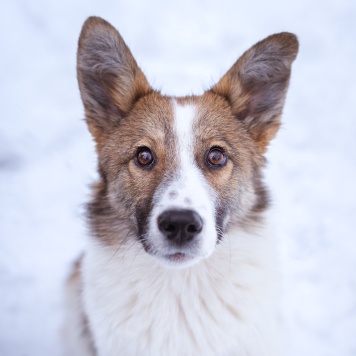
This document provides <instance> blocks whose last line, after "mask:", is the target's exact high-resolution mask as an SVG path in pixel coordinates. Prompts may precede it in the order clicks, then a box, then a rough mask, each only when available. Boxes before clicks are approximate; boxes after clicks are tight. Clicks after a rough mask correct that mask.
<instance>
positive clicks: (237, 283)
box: [83, 230, 278, 356]
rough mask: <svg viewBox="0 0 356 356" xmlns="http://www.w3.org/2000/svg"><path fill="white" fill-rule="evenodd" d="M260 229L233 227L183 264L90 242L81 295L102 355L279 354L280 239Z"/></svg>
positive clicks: (136, 250) (138, 250)
mask: <svg viewBox="0 0 356 356" xmlns="http://www.w3.org/2000/svg"><path fill="white" fill-rule="evenodd" d="M256 232H257V234H256ZM262 233H263V231H255V232H254V234H250V233H247V232H243V231H241V230H240V231H231V232H230V233H229V234H228V236H226V239H225V240H224V241H223V242H222V243H221V244H220V245H219V246H218V247H217V249H216V251H215V253H214V254H213V256H211V257H210V258H209V259H208V260H204V261H201V262H200V263H199V264H198V265H196V266H193V267H192V268H190V269H183V270H172V269H171V270H169V269H166V268H164V267H162V266H161V265H160V264H159V263H157V261H156V260H155V259H154V258H153V257H151V256H149V255H148V254H147V253H145V252H144V251H143V249H142V248H140V246H139V245H134V246H132V244H131V246H130V245H127V246H124V247H123V248H122V249H120V251H117V252H116V251H115V250H114V249H111V248H105V247H103V246H101V245H98V244H97V243H96V242H95V241H92V242H91V244H90V248H89V249H88V252H87V255H86V257H85V259H84V266H83V274H84V295H83V297H84V303H85V309H86V313H87V316H88V318H89V324H90V327H91V328H92V332H93V334H94V335H95V344H96V345H97V349H98V350H100V351H98V355H108V356H111V355H112V356H113V355H152V356H153V355H172V356H174V355H177V356H178V355H239V356H245V355H246V356H247V355H259V356H263V355H268V356H272V355H273V356H276V355H278V342H276V341H277V336H278V331H277V330H278V328H277V325H276V315H275V312H276V308H275V307H276V304H277V299H276V292H277V286H278V275H277V273H276V268H275V267H276V262H275V261H276V254H275V245H274V241H273V239H272V238H271V236H268V235H263V234H262ZM264 233H265V232H264Z"/></svg>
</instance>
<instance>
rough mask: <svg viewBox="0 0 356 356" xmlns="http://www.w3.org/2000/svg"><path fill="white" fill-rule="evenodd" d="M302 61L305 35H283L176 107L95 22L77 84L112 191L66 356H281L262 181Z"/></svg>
mask: <svg viewBox="0 0 356 356" xmlns="http://www.w3.org/2000/svg"><path fill="white" fill-rule="evenodd" d="M297 51H298V42H297V39H296V37H295V36H294V35H293V34H290V33H279V34H275V35H272V36H270V37H267V38H266V39H265V40H263V41H261V42H258V43H257V44H256V45H254V46H253V47H252V48H251V49H249V50H248V51H247V52H245V53H244V54H243V55H242V56H241V57H240V59H239V60H238V61H237V62H236V63H235V64H234V65H233V66H232V67H231V69H230V70H229V71H228V72H227V73H226V74H225V75H224V76H223V77H222V79H221V80H220V81H219V82H218V83H217V84H216V85H214V86H213V87H212V88H211V89H210V90H208V91H206V92H205V93H204V94H203V95H201V96H187V97H168V96H164V95H161V94H160V93H159V92H158V91H156V90H154V89H152V88H151V86H150V85H149V83H148V82H147V80H146V78H145V75H144V74H143V73H142V71H141V70H140V68H139V67H138V66H137V64H136V61H135V59H134V58H133V56H132V54H131V52H130V50H129V48H128V47H127V46H126V44H125V43H124V41H123V39H122V38H121V36H120V34H119V33H118V32H117V31H116V30H115V29H114V28H113V27H112V26H111V25H110V24H109V23H107V22H106V21H104V20H103V19H101V18H98V17H91V18H89V19H88V20H87V21H86V22H85V24H84V26H83V29H82V32H81V35H80V39H79V48H78V63H77V64H78V81H79V87H80V92H81V96H82V100H83V103H84V107H85V115H86V121H87V124H88V127H89V130H90V132H91V134H92V136H93V137H94V140H95V142H96V150H97V154H98V162H99V163H98V166H99V173H100V179H99V182H97V183H96V185H95V186H94V193H93V198H92V201H91V202H90V203H89V205H88V216H89V222H90V228H91V237H90V239H89V241H88V246H87V249H86V251H85V254H84V256H83V258H82V259H81V260H80V261H79V262H78V263H77V265H76V268H75V269H74V272H73V274H72V277H71V279H70V282H69V287H68V295H69V301H70V308H69V313H68V315H69V320H68V322H67V333H68V344H69V346H68V347H69V351H68V353H67V354H71V355H76V356H79V355H100V356H117V355H140V356H141V355H142V356H146V355H147V356H148V355H149V356H159V355H164V356H178V355H179V356H181V355H192V356H193V355H194V356H197V355H199V356H209V355H212V356H220V355H236V356H247V355H249V356H264V355H265V356H277V355H278V354H279V346H278V345H279V342H278V325H277V324H278V322H277V320H276V319H277V318H276V304H277V299H278V298H277V294H278V293H277V290H278V273H277V268H276V253H275V251H276V248H275V241H274V238H273V234H271V233H270V232H269V231H268V229H266V223H265V221H264V213H265V211H266V209H267V207H268V194H267V192H266V189H265V187H264V184H263V182H262V170H263V167H264V164H265V158H264V153H265V152H266V149H267V146H268V143H269V141H270V140H271V139H272V138H273V137H274V136H275V134H276V132H277V131H278V128H279V126H280V117H281V113H282V108H283V104H284V100H285V96H286V92H287V88H288V83H289V78H290V72H291V64H292V62H293V60H294V59H295V57H296V54H297Z"/></svg>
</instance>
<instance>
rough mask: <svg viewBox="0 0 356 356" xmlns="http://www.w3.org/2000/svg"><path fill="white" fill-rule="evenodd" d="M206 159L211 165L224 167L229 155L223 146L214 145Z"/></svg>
mask: <svg viewBox="0 0 356 356" xmlns="http://www.w3.org/2000/svg"><path fill="white" fill-rule="evenodd" d="M206 160H207V163H208V165H209V166H212V167H222V166H224V165H225V164H226V162H227V157H226V155H225V153H224V150H223V149H222V148H221V147H212V148H211V149H210V151H209V153H208V156H207V159H206Z"/></svg>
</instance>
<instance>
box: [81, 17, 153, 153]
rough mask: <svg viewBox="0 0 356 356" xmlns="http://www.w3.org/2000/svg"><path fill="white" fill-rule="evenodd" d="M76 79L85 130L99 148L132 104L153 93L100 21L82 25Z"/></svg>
mask: <svg viewBox="0 0 356 356" xmlns="http://www.w3.org/2000/svg"><path fill="white" fill-rule="evenodd" d="M77 75H78V82H79V89H80V94H81V97H82V100H83V103H84V108H85V116H86V120H87V123H88V127H89V130H90V132H91V134H92V135H93V137H94V139H95V140H96V143H97V145H98V148H100V146H101V145H102V143H103V140H104V139H105V136H106V133H107V132H108V131H109V130H110V129H111V128H113V127H114V126H115V125H117V123H118V122H119V121H120V119H122V118H123V117H124V116H125V115H126V114H127V113H128V112H129V110H130V109H131V108H132V106H133V105H134V103H135V102H136V101H137V100H138V99H139V98H140V97H142V96H144V95H147V94H148V93H150V92H152V91H153V89H152V88H151V87H150V85H149V84H148V82H147V79H146V77H145V75H144V74H143V73H142V71H141V69H140V68H139V67H138V65H137V63H136V61H135V59H134V58H133V56H132V54H131V52H130V50H129V48H128V47H127V46H126V44H125V42H124V40H123V39H122V37H121V36H120V34H119V33H118V32H117V31H116V29H115V28H114V27H113V26H111V25H110V24H109V23H108V22H107V21H105V20H103V19H102V18H100V17H89V18H88V19H87V20H86V21H85V23H84V25H83V28H82V31H81V34H80V37H79V45H78V55H77Z"/></svg>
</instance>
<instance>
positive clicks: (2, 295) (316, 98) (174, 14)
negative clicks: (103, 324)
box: [0, 0, 356, 356]
mask: <svg viewBox="0 0 356 356" xmlns="http://www.w3.org/2000/svg"><path fill="white" fill-rule="evenodd" d="M90 15H98V16H102V17H104V18H105V19H107V20H108V21H110V22H111V23H112V24H113V25H115V26H116V27H118V28H119V30H120V32H121V34H122V35H123V37H124V38H125V40H126V41H127V43H128V45H129V46H130V48H131V49H132V52H133V53H134V55H135V57H136V59H137V61H138V63H139V64H140V65H141V67H142V69H143V70H144V72H145V73H146V74H147V77H148V78H149V80H150V81H151V83H152V84H153V85H154V86H155V87H156V88H161V89H162V90H163V92H164V93H167V94H176V95H181V94H189V93H191V92H193V93H197V94H199V93H201V92H202V91H203V90H204V89H206V88H208V87H209V86H210V85H211V84H213V83H214V82H215V81H216V80H217V79H218V78H219V77H220V76H221V75H222V74H223V73H224V72H225V71H226V70H227V69H228V68H229V66H230V65H231V64H232V63H233V62H234V61H235V60H236V59H237V57H238V56H239V55H240V54H241V53H242V51H244V50H246V49H247V48H248V47H249V46H250V45H252V44H253V43H255V42H256V41H258V40H260V39H262V38H264V37H266V36H267V35H269V34H272V33H275V32H280V31H290V32H294V33H296V34H297V35H298V36H299V39H300V43H301V48H300V54H299V56H298V58H297V61H296V63H295V65H294V67H293V77H292V82H291V86H290V91H289V94H288V99H287V103H286V107H285V111H284V126H283V128H282V130H281V131H280V133H279V135H278V137H277V139H276V140H275V141H274V143H273V145H272V146H271V149H270V151H269V154H268V158H269V161H270V164H269V167H268V170H267V172H266V173H267V181H268V183H269V185H270V186H271V189H272V191H273V197H274V214H273V220H274V221H275V227H276V231H277V233H278V236H279V237H280V241H281V254H282V258H281V265H282V270H283V274H284V280H285V285H284V291H285V294H284V299H283V319H284V320H285V323H286V332H287V335H288V336H287V339H286V343H287V345H288V356H300V355H304V356H309V355H310V356H351V355H356V241H355V240H356V234H355V231H356V188H355V182H356V140H355V137H356V105H355V102H356V74H355V73H356V2H355V1H354V0H340V1H338V2H335V1H331V0H324V1H321V0H315V1H310V0H308V1H307V0H300V1H298V2H297V1H294V2H287V1H282V0H270V1H268V2H267V1H266V2H263V1H248V2H247V1H245V2H237V1H232V0H221V1H219V2H217V1H213V0H209V1H205V2H203V1H198V0H194V1H192V0H190V1H188V0H184V1H179V2H178V1H176V2H170V1H166V2H160V1H158V0H152V1H150V2H144V1H139V0H135V1H130V2H125V3H124V2H118V1H114V0H111V1H105V2H102V1H94V0H90V1H88V0H86V1H84V0H77V1H68V0H62V1H45V0H34V1H29V0H21V1H20V0H17V1H16V0H13V1H11V0H3V1H2V2H1V4H0V46H1V57H0V63H1V66H0V68H1V70H2V73H1V81H0V97H1V101H0V102H1V117H0V355H2V356H17V355H36V356H41V355H53V356H56V355H60V354H61V348H60V345H61V341H60V326H61V317H62V309H61V301H62V295H63V282H64V279H65V277H66V275H67V274H68V271H69V269H70V265H71V262H72V261H73V260H74V258H75V257H76V256H77V255H78V253H79V251H80V250H81V248H82V247H83V244H84V240H85V234H86V227H85V224H84V217H83V215H84V214H83V211H84V209H83V204H84V202H85V201H86V200H87V199H88V195H89V185H90V183H91V182H93V181H94V179H95V177H96V172H95V165H96V161H95V156H94V149H93V143H92V140H91V138H90V136H89V133H88V132H87V130H86V127H85V123H84V122H83V108H82V104H81V102H80V97H79V92H78V88H77V83H76V74H75V56H76V44H77V43H76V42H77V38H78V35H79V31H80V28H81V25H82V23H83V21H84V20H85V18H86V17H88V16H90Z"/></svg>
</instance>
